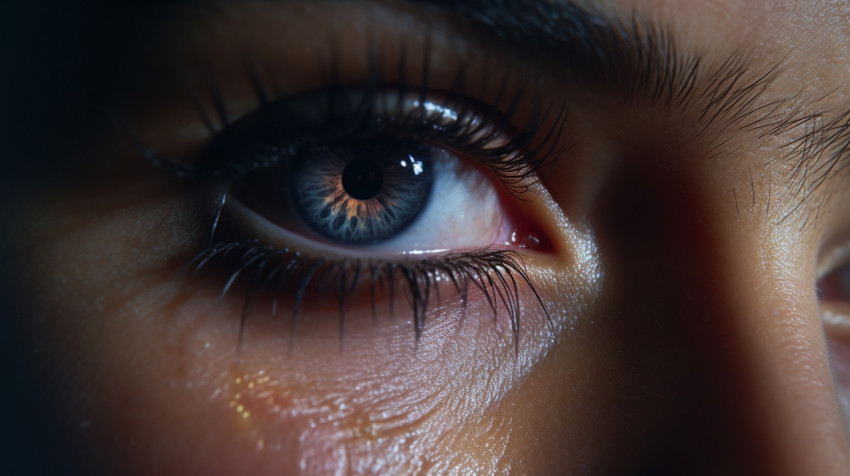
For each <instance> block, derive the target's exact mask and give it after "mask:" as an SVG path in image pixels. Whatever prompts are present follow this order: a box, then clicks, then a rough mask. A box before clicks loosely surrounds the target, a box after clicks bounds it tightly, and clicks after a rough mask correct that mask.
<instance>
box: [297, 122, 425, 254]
mask: <svg viewBox="0 0 850 476" xmlns="http://www.w3.org/2000/svg"><path fill="white" fill-rule="evenodd" d="M431 165H432V157H431V151H430V148H429V147H427V146H424V145H422V144H417V143H413V142H410V141H400V140H396V139H392V138H375V139H371V140H368V141H356V142H349V143H343V144H339V145H336V146H333V147H325V148H321V149H315V150H313V151H308V152H307V153H305V154H304V157H302V159H301V160H299V161H298V162H297V163H296V164H295V165H294V167H293V170H292V173H291V174H290V184H291V187H290V189H291V190H292V201H293V204H294V209H295V210H296V212H297V213H298V215H299V216H300V217H301V219H302V220H303V221H304V222H305V223H306V224H307V225H308V226H309V227H310V228H311V229H312V230H313V231H315V232H316V233H318V234H319V235H321V236H323V237H325V238H328V239H331V240H334V241H338V242H341V243H345V244H354V245H359V244H374V243H379V242H381V241H384V240H386V239H388V238H391V237H393V236H395V235H396V234H398V233H400V232H401V231H403V230H404V229H405V228H407V226H408V225H409V224H410V223H411V222H412V221H413V220H415V219H416V217H417V216H418V215H419V213H420V211H421V210H422V209H423V207H424V205H425V203H426V201H427V200H428V198H429V196H430V194H431V189H432V185H433V175H432V166H431Z"/></svg>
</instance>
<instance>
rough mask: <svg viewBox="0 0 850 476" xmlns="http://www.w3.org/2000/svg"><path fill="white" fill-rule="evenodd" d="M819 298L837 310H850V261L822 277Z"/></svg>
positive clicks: (819, 284) (819, 285) (819, 283)
mask: <svg viewBox="0 0 850 476" xmlns="http://www.w3.org/2000/svg"><path fill="white" fill-rule="evenodd" d="M818 298H819V299H820V301H821V302H822V303H824V304H826V305H829V306H833V307H834V308H835V309H836V310H841V311H844V312H845V313H847V311H850V263H845V264H843V265H841V266H838V267H837V268H835V269H833V270H832V271H830V272H829V273H828V274H827V275H826V276H824V277H823V278H821V279H820V281H819V282H818Z"/></svg>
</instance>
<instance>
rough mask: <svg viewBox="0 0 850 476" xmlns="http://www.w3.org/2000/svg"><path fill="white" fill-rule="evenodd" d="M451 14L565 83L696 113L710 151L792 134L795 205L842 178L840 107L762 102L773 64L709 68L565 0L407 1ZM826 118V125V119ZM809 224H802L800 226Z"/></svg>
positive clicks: (668, 37) (643, 25)
mask: <svg viewBox="0 0 850 476" xmlns="http://www.w3.org/2000/svg"><path fill="white" fill-rule="evenodd" d="M407 1H408V2H412V3H419V4H427V5H432V6H435V7H437V8H439V9H442V10H445V11H447V12H450V13H453V14H454V15H457V16H459V17H462V18H464V19H466V20H467V21H468V22H470V23H471V24H474V25H476V26H477V27H479V28H481V29H483V30H485V31H486V32H487V33H489V34H490V35H494V36H495V37H497V38H499V39H501V40H502V41H503V42H506V43H508V44H514V45H520V44H521V45H522V46H523V51H524V52H525V51H531V52H534V53H532V54H537V55H540V56H541V57H542V58H543V59H546V60H550V61H555V62H556V63H557V64H558V67H559V68H561V69H562V70H563V71H564V72H565V73H566V74H567V75H568V77H569V79H571V80H572V81H574V82H578V83H581V84H587V85H593V86H602V87H604V88H605V89H607V90H608V91H609V92H615V93H618V94H620V95H622V97H623V99H624V100H625V101H626V102H627V103H634V102H641V101H643V102H649V103H650V104H653V105H656V106H657V105H660V106H662V107H663V108H666V109H670V108H678V109H679V110H687V109H689V108H694V107H695V108H696V109H697V114H698V122H699V124H700V126H701V130H700V131H698V132H697V135H700V134H701V133H702V132H704V131H706V130H707V129H709V128H710V127H712V126H714V127H715V130H716V132H715V137H716V139H715V142H714V144H713V147H715V148H719V147H720V146H722V145H724V144H727V143H729V142H730V141H731V140H732V139H733V138H734V137H735V136H737V135H738V134H739V133H742V132H751V133H753V134H755V137H756V138H760V139H761V138H765V137H773V136H778V135H781V134H783V133H786V132H789V131H792V130H795V129H797V128H800V129H802V132H801V133H799V134H798V135H796V136H795V137H794V138H792V139H791V140H789V141H787V142H786V143H784V144H782V145H781V146H780V147H779V149H780V150H781V151H782V156H783V158H784V161H790V162H791V163H792V164H793V165H792V171H791V173H790V176H789V180H791V181H792V182H793V183H794V184H795V185H794V186H795V190H794V196H795V197H796V198H797V205H796V206H792V207H791V210H790V211H789V212H788V213H787V214H785V215H783V216H782V217H781V219H780V221H784V220H785V219H787V218H788V217H789V216H791V215H792V214H793V213H794V211H795V210H796V209H797V208H798V207H799V206H800V205H802V203H804V202H805V201H807V200H808V199H809V198H810V197H811V196H812V195H814V194H815V193H816V191H817V190H818V189H819V188H821V187H822V186H824V184H825V183H827V182H828V181H830V179H831V178H833V177H835V176H836V175H838V174H839V173H841V172H842V171H845V170H850V109H848V110H846V111H844V112H841V113H839V114H837V115H830V114H828V113H826V112H823V111H815V112H811V111H809V110H810V109H811V106H812V105H813V104H798V103H797V101H798V97H797V96H793V97H780V98H777V99H767V93H768V92H769V91H770V86H771V85H772V84H773V82H774V81H775V80H776V79H777V77H779V76H780V74H781V72H782V71H781V64H782V58H780V59H779V60H778V61H777V62H775V63H773V64H768V65H766V66H762V67H761V68H760V69H759V68H756V67H755V66H754V65H753V54H752V52H750V51H746V50H745V49H743V48H742V49H738V50H735V51H731V52H730V54H729V55H728V57H726V58H725V59H723V60H722V61H720V62H715V63H714V64H709V61H708V58H706V57H705V56H704V55H702V54H700V53H699V52H693V51H691V52H685V51H684V50H683V49H682V48H681V47H680V41H679V39H678V38H677V37H676V35H675V34H674V33H673V32H672V30H671V29H670V28H667V27H664V26H661V25H659V23H657V22H655V21H653V20H651V19H648V18H646V17H642V16H640V15H637V14H634V13H633V14H631V15H626V16H624V15H623V14H622V13H620V14H617V13H616V12H605V13H601V12H598V11H592V10H590V9H588V8H586V7H584V6H583V5H581V4H579V3H577V2H574V1H570V0H553V1H539V0H511V1H506V0H407ZM830 116H831V118H830V119H827V118H828V117H830ZM808 219H809V217H805V218H804V221H807V220H808Z"/></svg>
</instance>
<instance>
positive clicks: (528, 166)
mask: <svg viewBox="0 0 850 476" xmlns="http://www.w3.org/2000/svg"><path fill="white" fill-rule="evenodd" d="M426 48H429V46H426ZM405 54H406V53H405V51H404V50H403V51H402V53H401V57H400V58H399V59H398V63H399V64H400V65H404V64H406V58H405V57H404V55H405ZM429 56H430V54H429V52H427V51H426V54H425V55H424V57H425V58H426V60H425V61H426V63H427V61H428V58H429ZM427 66H428V65H427V64H425V65H423V70H424V71H425V72H424V73H423V76H422V78H421V85H420V86H417V87H415V88H410V87H409V86H408V85H407V84H405V82H404V81H405V80H406V76H405V72H404V71H403V69H404V68H403V66H402V67H401V68H399V72H398V75H399V76H398V77H397V78H395V79H394V80H393V79H387V78H383V77H381V76H380V74H379V72H378V70H379V62H378V60H376V59H375V58H374V55H372V54H370V57H369V67H370V71H371V73H370V75H369V78H370V79H369V82H368V83H367V84H365V85H361V86H347V85H344V84H343V83H342V81H341V80H340V78H339V73H337V72H334V73H333V74H332V75H331V79H330V82H329V84H327V85H326V86H324V87H322V88H319V89H318V90H314V91H312V92H309V94H321V93H324V94H327V95H328V96H329V98H330V99H329V101H328V106H329V107H328V108H327V116H326V118H325V121H323V122H324V124H325V126H324V127H323V128H322V129H320V130H317V131H316V132H315V133H316V134H317V135H321V136H323V137H328V136H333V135H335V134H340V133H344V134H358V133H367V132H369V129H370V127H374V125H375V124H377V123H378V122H380V121H381V120H383V119H386V118H387V116H388V114H387V113H390V112H392V113H395V114H396V116H394V120H393V124H394V126H393V127H394V130H393V131H394V133H395V134H400V135H402V134H409V135H412V136H414V137H413V138H417V139H423V138H427V137H428V136H430V137H431V139H432V140H433V141H434V142H439V143H441V144H443V145H447V146H449V148H451V149H452V151H453V152H455V153H460V154H463V155H464V156H466V157H468V158H472V159H476V160H478V161H479V162H480V163H481V164H482V165H484V166H486V167H487V168H488V169H490V170H491V171H492V172H493V174H494V175H495V177H496V178H498V179H499V180H500V181H501V182H502V183H503V184H504V185H505V186H506V187H507V188H508V190H509V191H510V192H511V193H512V194H514V195H519V194H521V193H523V192H526V191H528V189H529V187H531V186H532V185H533V184H534V183H535V182H536V181H537V180H536V179H535V177H539V176H541V175H545V171H546V170H547V169H548V167H549V166H550V165H551V164H552V163H554V162H555V161H556V160H557V158H558V157H559V155H560V153H561V150H559V149H557V146H558V144H559V142H560V138H561V135H562V133H563V129H564V122H565V121H564V119H565V116H566V107H565V105H564V104H557V103H555V104H550V105H549V106H546V107H544V106H542V104H541V101H540V99H539V95H538V94H537V93H536V92H535V91H534V89H533V88H526V87H517V88H514V92H513V93H511V94H509V93H508V82H509V78H510V77H511V75H512V74H513V72H512V71H511V70H510V69H508V70H506V71H505V72H504V76H503V77H502V78H501V79H500V84H499V86H498V90H497V93H496V96H495V98H494V99H493V100H492V104H493V105H492V106H488V105H485V104H484V103H483V102H481V101H478V100H475V99H472V97H471V96H469V95H467V92H468V91H467V90H466V88H467V82H466V81H465V77H466V74H467V73H466V71H467V69H468V68H469V67H470V66H469V63H467V64H464V65H463V66H462V67H461V68H459V70H458V72H457V74H456V77H455V80H454V82H453V86H452V88H451V90H450V91H439V90H431V89H430V85H429V80H430V78H429V73H428V71H429V70H430V69H429V68H428V67H427ZM334 71H335V68H334ZM246 74H247V76H248V78H249V80H250V81H251V83H252V85H253V89H254V92H255V95H256V97H257V102H258V105H259V107H258V109H257V110H256V111H254V112H252V113H251V114H252V115H253V114H258V115H260V116H261V117H264V119H263V120H264V121H266V123H265V124H264V125H263V127H264V128H266V129H274V128H275V127H276V126H277V124H274V123H273V122H272V121H273V117H274V116H275V111H274V108H276V107H280V105H281V103H282V102H285V101H287V99H291V98H292V97H293V96H298V95H299V94H295V95H291V96H287V97H283V98H279V99H277V100H274V101H272V100H270V99H269V97H270V96H269V94H268V88H267V87H265V86H264V84H263V82H262V80H261V79H260V77H259V75H258V74H257V73H256V71H255V70H254V69H252V68H248V69H247V70H246ZM211 84H212V85H213V87H212V88H211V102H212V104H213V105H214V109H215V116H216V117H217V120H218V124H215V123H214V122H213V120H212V119H211V118H210V115H209V114H208V113H207V112H206V111H205V109H204V108H203V107H202V106H201V105H200V102H199V101H198V100H197V95H195V94H192V95H190V96H191V97H192V98H193V100H194V103H195V109H196V111H197V114H198V116H199V118H200V119H201V121H202V122H203V123H204V125H205V126H206V128H207V129H208V131H209V133H210V135H211V142H216V143H217V145H218V147H219V148H225V149H230V150H236V149H239V148H240V147H241V148H244V146H245V144H243V143H240V142H241V141H242V140H243V139H242V138H240V137H238V132H239V131H238V130H237V129H236V128H235V126H234V124H235V123H234V122H232V121H231V120H230V118H229V114H228V112H227V107H226V102H225V100H224V98H223V97H222V95H221V93H220V91H219V89H218V88H217V87H215V82H214V81H212V82H211ZM351 91H362V92H363V94H362V99H361V100H360V101H357V102H356V103H352V102H351V97H350V95H349V93H350V92H351ZM528 91H531V93H529V92H528ZM481 92H483V91H481ZM393 93H395V94H397V95H398V98H401V97H402V96H403V95H405V94H410V93H414V94H416V95H418V97H419V102H420V104H421V103H424V102H425V101H426V100H428V99H429V98H431V97H433V96H434V95H441V96H443V97H444V98H446V101H447V102H449V103H451V105H452V106H459V107H458V108H457V110H456V112H457V120H455V121H454V122H452V123H450V124H444V123H441V124H437V123H436V122H434V121H433V119H432V118H430V117H429V116H428V115H427V114H421V113H420V111H417V110H415V109H413V110H410V111H408V112H406V113H405V114H403V115H402V114H399V113H400V112H402V111H398V110H395V111H389V110H387V109H384V110H379V109H380V107H379V103H380V101H378V99H379V97H381V96H384V95H388V94H393ZM302 94H303V93H302ZM528 94H531V95H532V96H533V97H532V98H531V99H530V100H529V99H528V98H527V95H528ZM396 102H397V104H401V100H400V99H399V100H397V101H396ZM522 102H529V103H530V104H531V105H532V107H531V112H530V114H529V115H528V118H527V119H526V120H525V121H524V123H523V125H522V126H521V127H516V126H515V125H514V124H513V123H512V122H513V120H514V119H515V117H514V116H515V114H516V111H517V108H518V106H519V104H520V103H522ZM502 103H504V104H502ZM376 106H378V107H376ZM500 106H501V110H499V107H500ZM341 110H344V111H346V112H345V113H344V116H345V121H347V122H346V124H345V126H346V127H345V130H340V128H339V126H340V125H339V122H340V121H339V120H338V119H339V117H337V115H339V114H340V113H339V111H341ZM482 115H483V116H486V117H484V119H485V120H483V121H482V120H479V121H477V122H474V121H471V118H481V116H482ZM352 121H353V123H352ZM238 122H239V121H236V123H238ZM473 124H475V125H473ZM352 126H354V127H352ZM488 127H489V128H491V130H492V131H493V133H489V134H488V133H483V134H482V132H483V131H484V129H485V128H488ZM437 129H439V132H435V130H437ZM497 131H510V133H509V134H506V135H505V137H506V138H507V141H506V142H505V143H504V144H501V145H499V146H495V147H493V146H488V143H489V142H491V141H492V140H493V139H494V135H495V132H497ZM416 134H419V135H420V136H421V137H416ZM275 139H276V138H274V137H272V138H271V139H270V142H273V141H274V140H275ZM136 144H137V147H138V148H139V150H140V151H141V152H142V154H143V155H144V156H145V158H146V159H147V160H148V161H149V162H151V163H152V164H154V165H156V166H157V167H159V168H161V169H163V170H165V171H167V172H169V173H171V174H173V175H175V176H177V177H180V178H213V177H232V176H240V175H244V174H246V173H249V172H252V171H254V170H258V169H262V168H267V167H272V166H274V165H276V164H277V163H278V162H279V161H280V160H281V159H282V158H284V157H286V156H287V155H290V154H288V152H287V151H284V150H279V151H276V152H273V153H271V154H270V155H265V156H260V155H255V156H252V157H251V160H248V161H244V160H234V158H233V157H228V158H227V159H225V160H216V159H215V158H210V157H201V159H200V163H197V164H190V163H187V162H186V161H185V160H181V159H178V158H172V157H167V156H163V155H161V154H160V153H159V152H158V151H156V150H155V149H152V148H149V147H145V146H144V145H143V144H142V143H141V142H140V141H138V140H137V141H136ZM276 145H277V146H279V147H280V148H281V149H286V148H287V146H288V145H291V144H285V143H277V144H276Z"/></svg>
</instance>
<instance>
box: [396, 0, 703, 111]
mask: <svg viewBox="0 0 850 476" xmlns="http://www.w3.org/2000/svg"><path fill="white" fill-rule="evenodd" d="M407 1H408V2H410V3H416V4H425V5H432V6H434V7H437V8H439V9H442V10H444V11H446V12H449V13H451V14H453V15H455V16H457V17H460V18H463V19H465V20H467V21H468V22H469V23H470V24H472V25H474V26H476V27H477V28H479V29H482V30H484V32H485V33H487V34H488V36H495V37H497V38H499V39H501V40H502V41H503V42H504V43H505V44H508V45H514V46H521V47H522V54H523V56H524V57H529V56H530V57H533V58H535V59H542V60H545V61H546V62H547V64H556V65H557V68H559V69H560V70H562V71H563V72H564V73H566V74H567V75H568V77H569V79H571V80H573V81H575V82H583V83H590V84H595V85H600V86H604V87H606V88H608V89H611V90H617V91H620V92H623V93H625V96H626V97H627V98H632V97H634V95H635V94H643V95H645V96H648V99H652V100H653V101H664V102H665V103H668V104H673V103H675V102H677V101H682V100H684V99H685V98H687V97H688V94H690V93H691V92H692V88H693V86H694V82H695V80H696V79H697V72H698V71H699V68H700V64H701V63H702V58H701V56H700V55H696V54H691V55H684V54H682V53H681V50H680V49H679V47H678V45H677V41H676V38H675V37H674V35H673V34H672V33H671V32H670V31H669V30H666V29H664V28H662V27H660V26H658V25H657V24H656V23H655V22H652V21H648V20H646V19H641V18H639V17H638V16H636V15H633V16H632V17H631V18H629V19H628V20H626V19H624V18H622V17H620V16H617V15H616V14H614V15H612V14H611V12H607V13H605V14H603V13H600V12H594V11H591V10H588V9H586V8H584V7H582V6H580V5H579V4H578V3H575V2H572V1H568V0H561V1H546V2H543V1H539V0H512V1H502V0H407Z"/></svg>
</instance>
